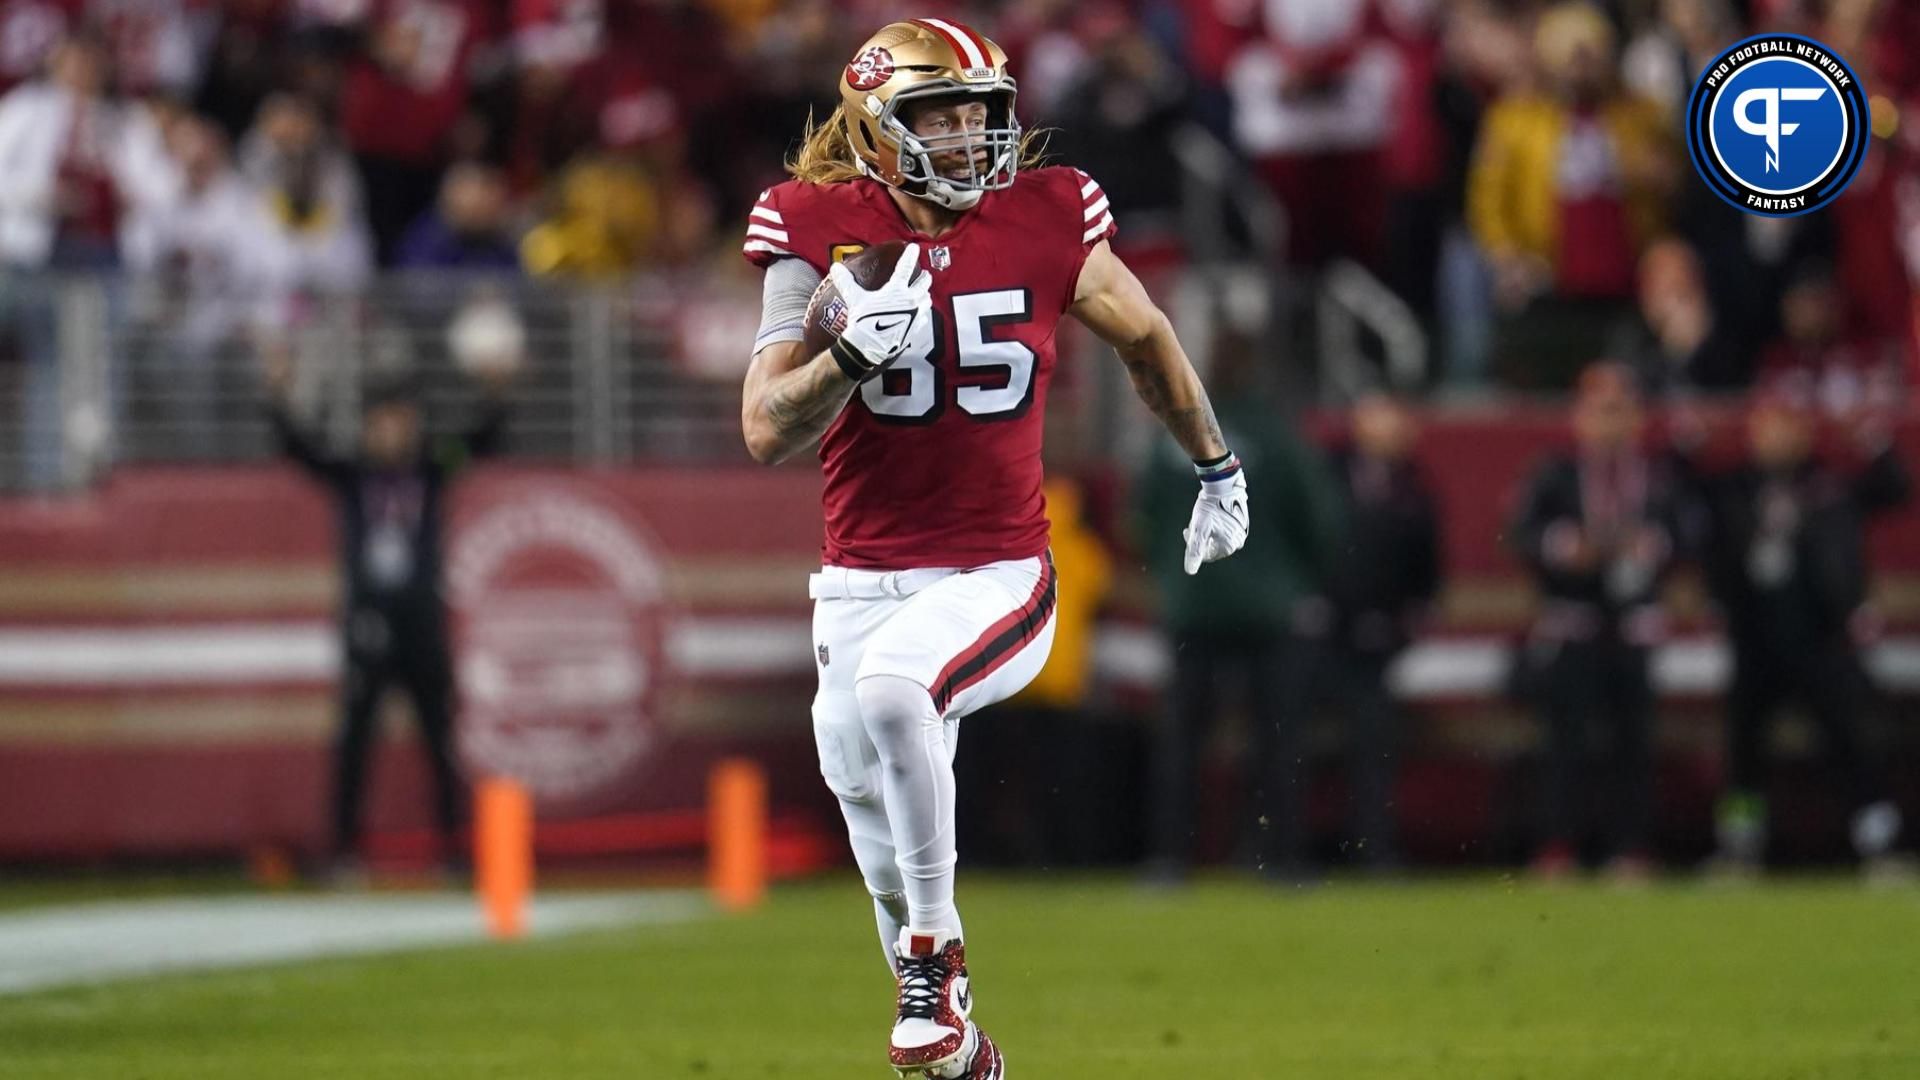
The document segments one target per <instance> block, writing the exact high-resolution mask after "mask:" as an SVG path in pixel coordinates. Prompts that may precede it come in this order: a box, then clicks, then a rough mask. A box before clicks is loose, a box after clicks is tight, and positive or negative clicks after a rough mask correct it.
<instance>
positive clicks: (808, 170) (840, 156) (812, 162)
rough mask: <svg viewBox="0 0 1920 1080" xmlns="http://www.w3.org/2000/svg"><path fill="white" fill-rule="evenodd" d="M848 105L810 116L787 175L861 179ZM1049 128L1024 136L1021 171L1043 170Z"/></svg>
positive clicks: (824, 180)
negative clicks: (849, 128) (818, 117)
mask: <svg viewBox="0 0 1920 1080" xmlns="http://www.w3.org/2000/svg"><path fill="white" fill-rule="evenodd" d="M846 108H847V107H846V105H845V104H842V105H840V106H838V107H836V108H835V109H834V110H833V111H832V112H831V113H828V114H827V118H826V119H825V120H815V119H814V118H813V113H812V112H811V111H809V112H808V113H807V126H806V130H805V131H803V132H801V134H800V149H798V150H795V151H794V152H793V156H792V157H791V158H788V159H787V173H788V174H789V175H791V176H792V177H793V178H794V179H796V180H804V181H806V182H807V183H809V184H838V183H841V182H842V181H846V180H857V179H859V177H860V175H861V173H860V166H859V164H858V163H857V161H856V159H855V158H854V156H853V144H852V143H850V142H848V141H847V113H846ZM1046 134H1047V133H1046V129H1045V128H1030V129H1028V130H1026V131H1023V132H1021V133H1020V168H1022V169H1032V168H1037V167H1039V166H1040V165H1041V164H1042V163H1043V162H1044V161H1045V160H1046V154H1047V139H1046Z"/></svg>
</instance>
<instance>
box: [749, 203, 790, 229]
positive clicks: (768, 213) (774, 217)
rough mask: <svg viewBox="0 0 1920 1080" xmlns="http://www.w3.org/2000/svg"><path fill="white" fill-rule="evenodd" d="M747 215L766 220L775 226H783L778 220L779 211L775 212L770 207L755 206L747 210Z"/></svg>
mask: <svg viewBox="0 0 1920 1080" xmlns="http://www.w3.org/2000/svg"><path fill="white" fill-rule="evenodd" d="M748 213H749V214H751V215H752V216H754V217H757V218H765V219H766V220H768V221H771V222H773V223H774V224H775V225H781V224H785V223H784V222H782V221H781V220H780V211H778V210H775V209H773V208H772V207H768V206H756V207H754V208H753V209H752V210H749V211H748Z"/></svg>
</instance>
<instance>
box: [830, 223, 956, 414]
mask: <svg viewBox="0 0 1920 1080" xmlns="http://www.w3.org/2000/svg"><path fill="white" fill-rule="evenodd" d="M827 277H828V279H829V280H831V281H832V282H833V287H834V288H835V289H838V290H839V291H840V301H841V302H842V303H844V304H845V305H846V306H847V316H846V318H847V323H846V328H845V329H844V330H841V331H840V336H839V337H838V338H837V339H835V340H834V343H833V345H832V347H831V349H830V350H829V351H830V352H832V353H833V358H834V360H835V361H836V362H837V363H838V364H839V365H840V370H841V371H843V372H845V373H846V376H847V378H849V379H852V380H853V381H854V382H865V381H866V380H868V379H871V378H873V377H874V376H875V375H878V374H879V373H880V372H881V371H883V370H885V369H886V366H887V365H888V364H891V363H893V362H894V360H896V359H898V358H899V356H900V354H901V353H903V352H905V351H906V348H907V341H908V339H909V338H910V337H911V336H912V334H913V326H914V323H916V322H917V321H919V320H921V319H925V318H930V317H931V316H930V315H929V312H930V311H931V310H932V308H933V275H931V274H929V273H927V272H926V271H924V270H921V269H920V245H919V244H908V245H907V246H906V247H905V248H903V249H902V250H901V252H900V261H899V262H897V263H895V264H894V265H893V275H892V276H891V277H889V278H888V279H887V282H886V284H884V285H882V286H880V287H879V288H877V289H873V290H871V291H869V290H867V289H863V288H861V287H860V283H859V282H858V281H855V280H854V277H853V273H852V271H850V270H848V269H847V267H846V264H844V263H834V264H833V266H831V267H830V268H828V270H827Z"/></svg>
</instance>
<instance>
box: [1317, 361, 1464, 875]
mask: <svg viewBox="0 0 1920 1080" xmlns="http://www.w3.org/2000/svg"><path fill="white" fill-rule="evenodd" d="M1418 438H1419V426H1418V422H1417V421H1416V420H1415V419H1414V417H1413V416H1412V414H1411V413H1409V412H1408V411H1407V409H1406V407H1405V406H1404V405H1402V404H1401V403H1400V402H1398V401H1396V400H1395V399H1394V398H1392V397H1390V396H1388V395H1386V394H1379V393H1375V394H1369V395H1366V396H1364V397H1362V398H1361V399H1360V400H1359V401H1358V402H1357V403H1356V404H1355V405H1354V408H1353V420H1352V437H1351V439H1350V441H1349V442H1348V443H1347V445H1345V446H1343V447H1341V448H1339V449H1337V450H1335V451H1334V452H1333V454H1332V455H1331V457H1330V462H1329V464H1330V466H1331V469H1330V471H1331V474H1332V480H1333V484H1334V486H1335V488H1336V490H1337V491H1338V493H1339V497H1340V500H1341V503H1342V510H1343V513H1342V514H1341V515H1340V517H1341V519H1342V520H1343V521H1344V524H1345V529H1344V531H1343V533H1342V534H1341V542H1340V543H1339V544H1338V545H1337V546H1336V548H1335V550H1334V554H1333V557H1332V560H1331V562H1330V564H1329V566H1328V574H1327V578H1326V582H1325V588H1324V590H1323V591H1322V594H1321V597H1320V602H1318V603H1313V604H1308V605H1304V606H1303V607H1302V609H1301V614H1300V618H1299V619H1298V621H1297V623H1296V630H1297V632H1298V649H1299V658H1300V661H1301V662H1300V663H1297V664H1295V665H1293V670H1294V672H1295V673H1296V676H1297V678H1296V686H1297V692H1298V693H1299V694H1300V695H1301V698H1302V700H1301V701H1300V705H1299V711H1302V712H1304V711H1305V710H1306V709H1308V708H1310V707H1311V705H1312V704H1327V705H1331V706H1333V707H1334V711H1335V712H1336V714H1337V715H1339V716H1340V717H1341V718H1342V720H1343V721H1344V722H1345V724H1346V725H1347V727H1348V731H1349V734H1350V738H1349V742H1348V747H1347V759H1348V761H1349V763H1350V765H1349V767H1348V777H1349V786H1350V789H1351V793H1352V794H1351V799H1352V806H1353V813H1352V816H1351V825H1350V827H1351V829H1352V833H1353V835H1352V837H1351V838H1350V841H1349V842H1350V844H1351V850H1352V851H1353V853H1354V855H1355V856H1356V858H1357V859H1358V860H1359V861H1360V862H1361V863H1363V864H1365V865H1366V866H1368V867H1370V868H1373V869H1375V870H1392V869H1395V868H1397V867H1398V866H1399V865H1400V862H1401V856H1400V847H1399V842H1398V837H1397V833H1398V830H1397V829H1396V828H1395V827H1394V815H1393V784H1394V758H1395V746H1396V744H1397V743H1398V741H1399V729H1400V715H1399V708H1398V706H1397V705H1396V704H1395V702H1394V700H1393V694H1392V692H1391V690H1390V689H1389V688H1388V685H1387V673H1388V669H1389V668H1390V667H1391V665H1392V664H1393V661H1394V658H1395V657H1397V656H1399V655H1400V653H1401V651H1402V650H1403V649H1405V648H1406V646H1407V643H1408V641H1409V640H1410V639H1411V637H1412V633H1413V631H1414V629H1415V628H1416V627H1417V626H1418V624H1419V621H1420V619H1421V618H1422V616H1423V615H1424V614H1425V612H1426V610H1427V608H1428V606H1429V605H1431V604H1432V603H1433V599H1434V596H1435V595H1436V594H1437V593H1438V592H1439V589H1440V565H1441V540H1440V525H1439V519H1438V515H1437V514H1436V513H1435V510H1434V498H1433V494H1432V491H1431V490H1430V489H1429V487H1428V485H1427V480H1426V477H1425V476H1424V475H1423V474H1422V473H1421V471H1420V467H1419V465H1418V464H1417V463H1416V462H1415V461H1414V460H1413V451H1414V448H1415V444H1416V442H1417V440H1418Z"/></svg>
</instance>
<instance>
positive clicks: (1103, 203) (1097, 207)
mask: <svg viewBox="0 0 1920 1080" xmlns="http://www.w3.org/2000/svg"><path fill="white" fill-rule="evenodd" d="M1106 208H1107V197H1106V196H1105V195H1102V196H1100V201H1099V202H1097V203H1094V204H1093V205H1092V206H1089V207H1087V215H1086V218H1085V219H1084V220H1087V221H1092V220H1093V219H1094V218H1097V217H1099V216H1100V212H1101V211H1102V210H1105V209H1106Z"/></svg>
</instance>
